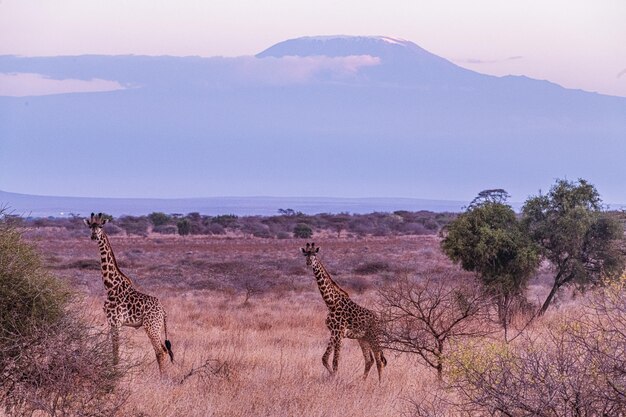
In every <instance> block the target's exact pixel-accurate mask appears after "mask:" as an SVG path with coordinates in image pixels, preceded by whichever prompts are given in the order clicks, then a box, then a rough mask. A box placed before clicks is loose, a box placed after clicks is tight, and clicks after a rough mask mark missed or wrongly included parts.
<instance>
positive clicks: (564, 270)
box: [522, 179, 624, 314]
mask: <svg viewBox="0 0 626 417" xmlns="http://www.w3.org/2000/svg"><path fill="white" fill-rule="evenodd" d="M522 214H523V218H522V223H523V225H524V228H525V230H526V231H527V233H528V235H529V236H530V237H531V238H532V239H533V241H535V242H536V243H537V244H538V245H539V246H540V247H541V255H542V256H543V257H544V258H545V259H547V260H549V261H550V262H551V263H552V265H553V266H554V268H555V271H556V275H555V276H554V282H553V284H552V289H551V290H550V293H549V294H548V296H547V298H546V300H545V301H544V303H543V306H542V307H541V310H540V314H543V313H545V311H546V310H547V309H548V307H549V306H550V304H551V303H552V301H553V300H554V297H555V296H556V295H557V293H558V291H559V289H561V288H562V287H563V286H567V285H570V284H574V285H577V286H578V287H579V288H580V289H584V288H585V287H587V286H588V285H594V284H599V283H601V282H602V280H603V279H607V278H608V279H609V280H612V279H615V278H617V277H619V275H620V273H621V271H622V270H623V268H624V259H623V255H622V253H621V252H620V250H619V244H620V241H621V240H622V239H623V235H624V231H623V228H622V226H621V225H620V223H619V221H617V220H616V219H613V218H611V217H609V216H608V215H607V213H605V212H604V211H603V208H602V201H601V200H600V195H599V194H598V191H597V190H596V189H595V187H594V186H593V185H591V184H589V183H588V182H587V181H585V180H583V179H579V180H578V182H570V181H567V180H557V182H556V184H554V186H552V188H551V189H550V192H548V194H546V195H541V194H540V195H538V196H535V197H531V198H529V199H528V200H527V201H526V203H525V204H524V207H523V209H522Z"/></svg>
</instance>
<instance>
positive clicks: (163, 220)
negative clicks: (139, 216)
mask: <svg viewBox="0 0 626 417" xmlns="http://www.w3.org/2000/svg"><path fill="white" fill-rule="evenodd" d="M148 219H150V221H151V222H152V224H153V225H154V226H163V225H166V224H168V223H169V222H170V220H171V217H170V216H168V215H167V214H165V213H161V212H154V213H150V214H148Z"/></svg>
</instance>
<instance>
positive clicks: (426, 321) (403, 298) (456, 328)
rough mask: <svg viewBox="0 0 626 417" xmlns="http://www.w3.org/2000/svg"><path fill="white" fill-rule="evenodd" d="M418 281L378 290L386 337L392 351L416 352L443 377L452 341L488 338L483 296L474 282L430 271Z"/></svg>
mask: <svg viewBox="0 0 626 417" xmlns="http://www.w3.org/2000/svg"><path fill="white" fill-rule="evenodd" d="M421 278H422V279H421V280H419V281H415V280H411V279H409V278H408V277H406V276H405V277H401V278H400V279H398V280H397V281H396V282H394V283H393V284H391V285H388V286H385V287H383V288H382V289H381V290H380V291H379V296H380V304H381V307H382V311H381V316H382V319H383V322H384V323H385V331H384V336H385V337H384V339H385V344H386V346H387V347H388V348H389V349H392V350H395V351H398V352H405V353H414V354H417V355H419V356H420V357H421V359H422V360H423V361H424V362H425V363H426V364H427V365H428V366H430V367H431V368H434V369H435V370H436V371H437V377H438V378H439V380H441V379H442V378H443V367H444V359H445V356H444V355H445V353H446V349H447V346H448V345H449V344H450V342H451V341H456V342H458V341H459V340H461V339H467V338H474V337H480V336H485V335H486V334H487V333H489V329H488V327H486V326H485V325H484V320H481V318H483V315H484V313H485V310H486V309H485V308H484V306H485V304H484V297H483V294H482V293H481V292H480V291H479V290H477V287H476V286H475V285H472V283H467V284H461V283H458V282H457V281H456V279H454V278H453V277H450V276H445V275H444V276H442V275H437V274H433V273H427V274H425V275H423V276H422V277H421Z"/></svg>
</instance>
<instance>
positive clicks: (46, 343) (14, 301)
mask: <svg viewBox="0 0 626 417" xmlns="http://www.w3.org/2000/svg"><path fill="white" fill-rule="evenodd" d="M75 302H77V301H76V299H75V298H74V297H73V295H72V294H71V293H70V291H69V290H68V289H67V288H66V286H65V285H63V284H62V283H61V282H60V281H59V280H58V279H56V278H55V277H53V276H51V275H49V274H48V273H47V272H46V271H45V270H44V269H43V268H42V266H41V263H40V259H39V256H38V254H37V253H36V251H35V249H34V248H33V246H31V245H30V244H28V243H25V242H24V241H23V240H22V238H21V235H20V233H19V231H18V230H16V229H15V228H14V226H13V225H12V224H11V223H9V222H7V219H6V218H5V217H4V216H3V213H2V211H1V210H0V369H1V370H2V371H1V373H2V378H0V405H1V407H2V408H3V409H4V412H5V413H6V414H2V412H0V414H2V415H11V416H32V415H49V416H58V415H68V416H69V415H81V416H96V415H97V416H107V415H113V414H114V413H115V409H116V408H118V407H119V405H120V404H121V403H122V402H124V401H125V398H126V394H125V393H121V392H119V391H118V390H117V388H116V386H117V382H118V381H119V379H120V378H121V377H122V372H123V368H122V367H119V368H113V367H111V366H110V343H109V342H108V340H107V338H106V337H105V335H103V334H101V333H99V332H97V331H95V330H94V329H92V328H90V327H89V326H88V325H87V324H86V322H85V320H84V318H83V317H82V316H81V314H82V313H81V312H82V311H84V310H83V309H82V308H72V307H73V306H72V305H71V304H72V303H75ZM118 394H120V395H121V396H119V395H118Z"/></svg>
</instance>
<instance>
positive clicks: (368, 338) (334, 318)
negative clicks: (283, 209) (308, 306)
mask: <svg viewBox="0 0 626 417" xmlns="http://www.w3.org/2000/svg"><path fill="white" fill-rule="evenodd" d="M319 250H320V248H319V247H315V243H311V244H309V243H307V244H306V247H304V248H302V254H303V255H304V256H305V257H306V264H307V266H311V267H313V273H314V275H315V279H316V281H317V286H318V288H319V290H320V293H321V294H322V298H323V299H324V302H325V303H326V307H328V316H327V317H326V326H327V327H328V329H329V330H330V340H329V341H328V346H327V347H326V351H325V352H324V355H323V356H322V363H323V364H324V366H325V367H326V369H328V372H330V374H331V375H334V374H335V372H337V368H338V366H339V354H340V351H341V340H342V339H343V338H344V337H347V338H349V339H356V340H357V341H358V342H359V345H360V346H361V350H362V351H363V357H364V358H365V372H364V373H363V379H366V378H367V374H368V373H369V371H370V368H371V367H372V365H373V364H374V362H376V369H377V370H378V381H379V382H380V380H381V378H382V371H383V368H384V367H385V366H386V365H387V359H385V355H384V354H383V350H382V348H381V347H380V336H381V324H380V321H379V319H378V317H377V316H376V314H375V313H374V312H373V311H371V310H368V309H366V308H364V307H361V306H360V305H358V304H357V303H355V302H354V301H352V300H351V299H350V296H349V295H348V293H347V292H345V291H344V290H343V289H342V288H341V287H340V286H339V285H337V283H336V282H335V281H333V279H332V278H331V276H330V274H329V273H328V271H327V270H326V268H325V267H324V265H323V264H322V262H321V261H320V260H319V259H318V257H317V253H318V252H319ZM331 351H333V367H332V368H331V367H330V366H329V364H328V358H329V357H330V353H331Z"/></svg>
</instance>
